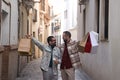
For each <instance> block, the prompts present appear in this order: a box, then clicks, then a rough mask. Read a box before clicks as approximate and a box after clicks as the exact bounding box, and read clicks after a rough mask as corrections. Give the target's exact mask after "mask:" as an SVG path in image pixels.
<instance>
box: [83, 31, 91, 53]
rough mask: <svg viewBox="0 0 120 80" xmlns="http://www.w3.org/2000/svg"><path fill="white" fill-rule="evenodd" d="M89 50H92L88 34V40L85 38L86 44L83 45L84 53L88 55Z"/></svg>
mask: <svg viewBox="0 0 120 80" xmlns="http://www.w3.org/2000/svg"><path fill="white" fill-rule="evenodd" d="M91 49H92V44H91V37H90V33H88V38H87V42H86V44H85V49H84V52H86V53H90V52H91Z"/></svg>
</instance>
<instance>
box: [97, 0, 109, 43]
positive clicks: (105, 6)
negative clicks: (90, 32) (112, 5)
mask: <svg viewBox="0 0 120 80" xmlns="http://www.w3.org/2000/svg"><path fill="white" fill-rule="evenodd" d="M100 2H101V4H100V8H101V10H100V28H99V29H100V36H101V37H100V39H101V40H102V41H106V40H108V37H109V36H108V28H109V0H100Z"/></svg>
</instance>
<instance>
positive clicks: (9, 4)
mask: <svg viewBox="0 0 120 80" xmlns="http://www.w3.org/2000/svg"><path fill="white" fill-rule="evenodd" d="M3 2H4V3H5V4H7V5H8V6H10V16H9V45H10V35H11V3H10V2H9V3H7V2H6V1H5V0H3Z"/></svg>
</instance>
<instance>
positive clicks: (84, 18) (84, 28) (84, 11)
mask: <svg viewBox="0 0 120 80" xmlns="http://www.w3.org/2000/svg"><path fill="white" fill-rule="evenodd" d="M85 34H86V9H84V10H83V36H84V35H85Z"/></svg>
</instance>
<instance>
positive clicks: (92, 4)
mask: <svg viewBox="0 0 120 80" xmlns="http://www.w3.org/2000/svg"><path fill="white" fill-rule="evenodd" d="M100 1H102V0H100ZM78 10H80V7H78ZM96 11H97V10H96V0H89V2H88V3H87V5H86V33H87V32H89V31H92V30H94V31H96V27H97V23H96V22H97V21H96V20H97V18H96V14H97V13H96ZM102 16H103V15H101V14H100V17H102ZM78 17H79V18H78V26H79V29H78V31H79V32H80V33H81V35H80V36H78V38H80V39H82V36H83V6H82V12H81V13H80V12H78ZM100 19H101V18H100ZM101 24H102V23H101V20H100V28H99V29H100V30H101V27H102V26H103V25H101ZM99 36H101V33H100V34H99ZM109 36H110V34H109ZM110 41H111V40H109V41H105V42H103V41H99V47H98V50H97V52H96V53H95V54H92V53H90V54H89V53H86V54H81V56H80V57H81V62H82V64H83V66H84V67H83V68H84V70H85V71H86V72H87V73H88V74H89V76H90V77H91V78H92V79H93V80H116V79H112V56H111V48H110V45H111V42H110Z"/></svg>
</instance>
